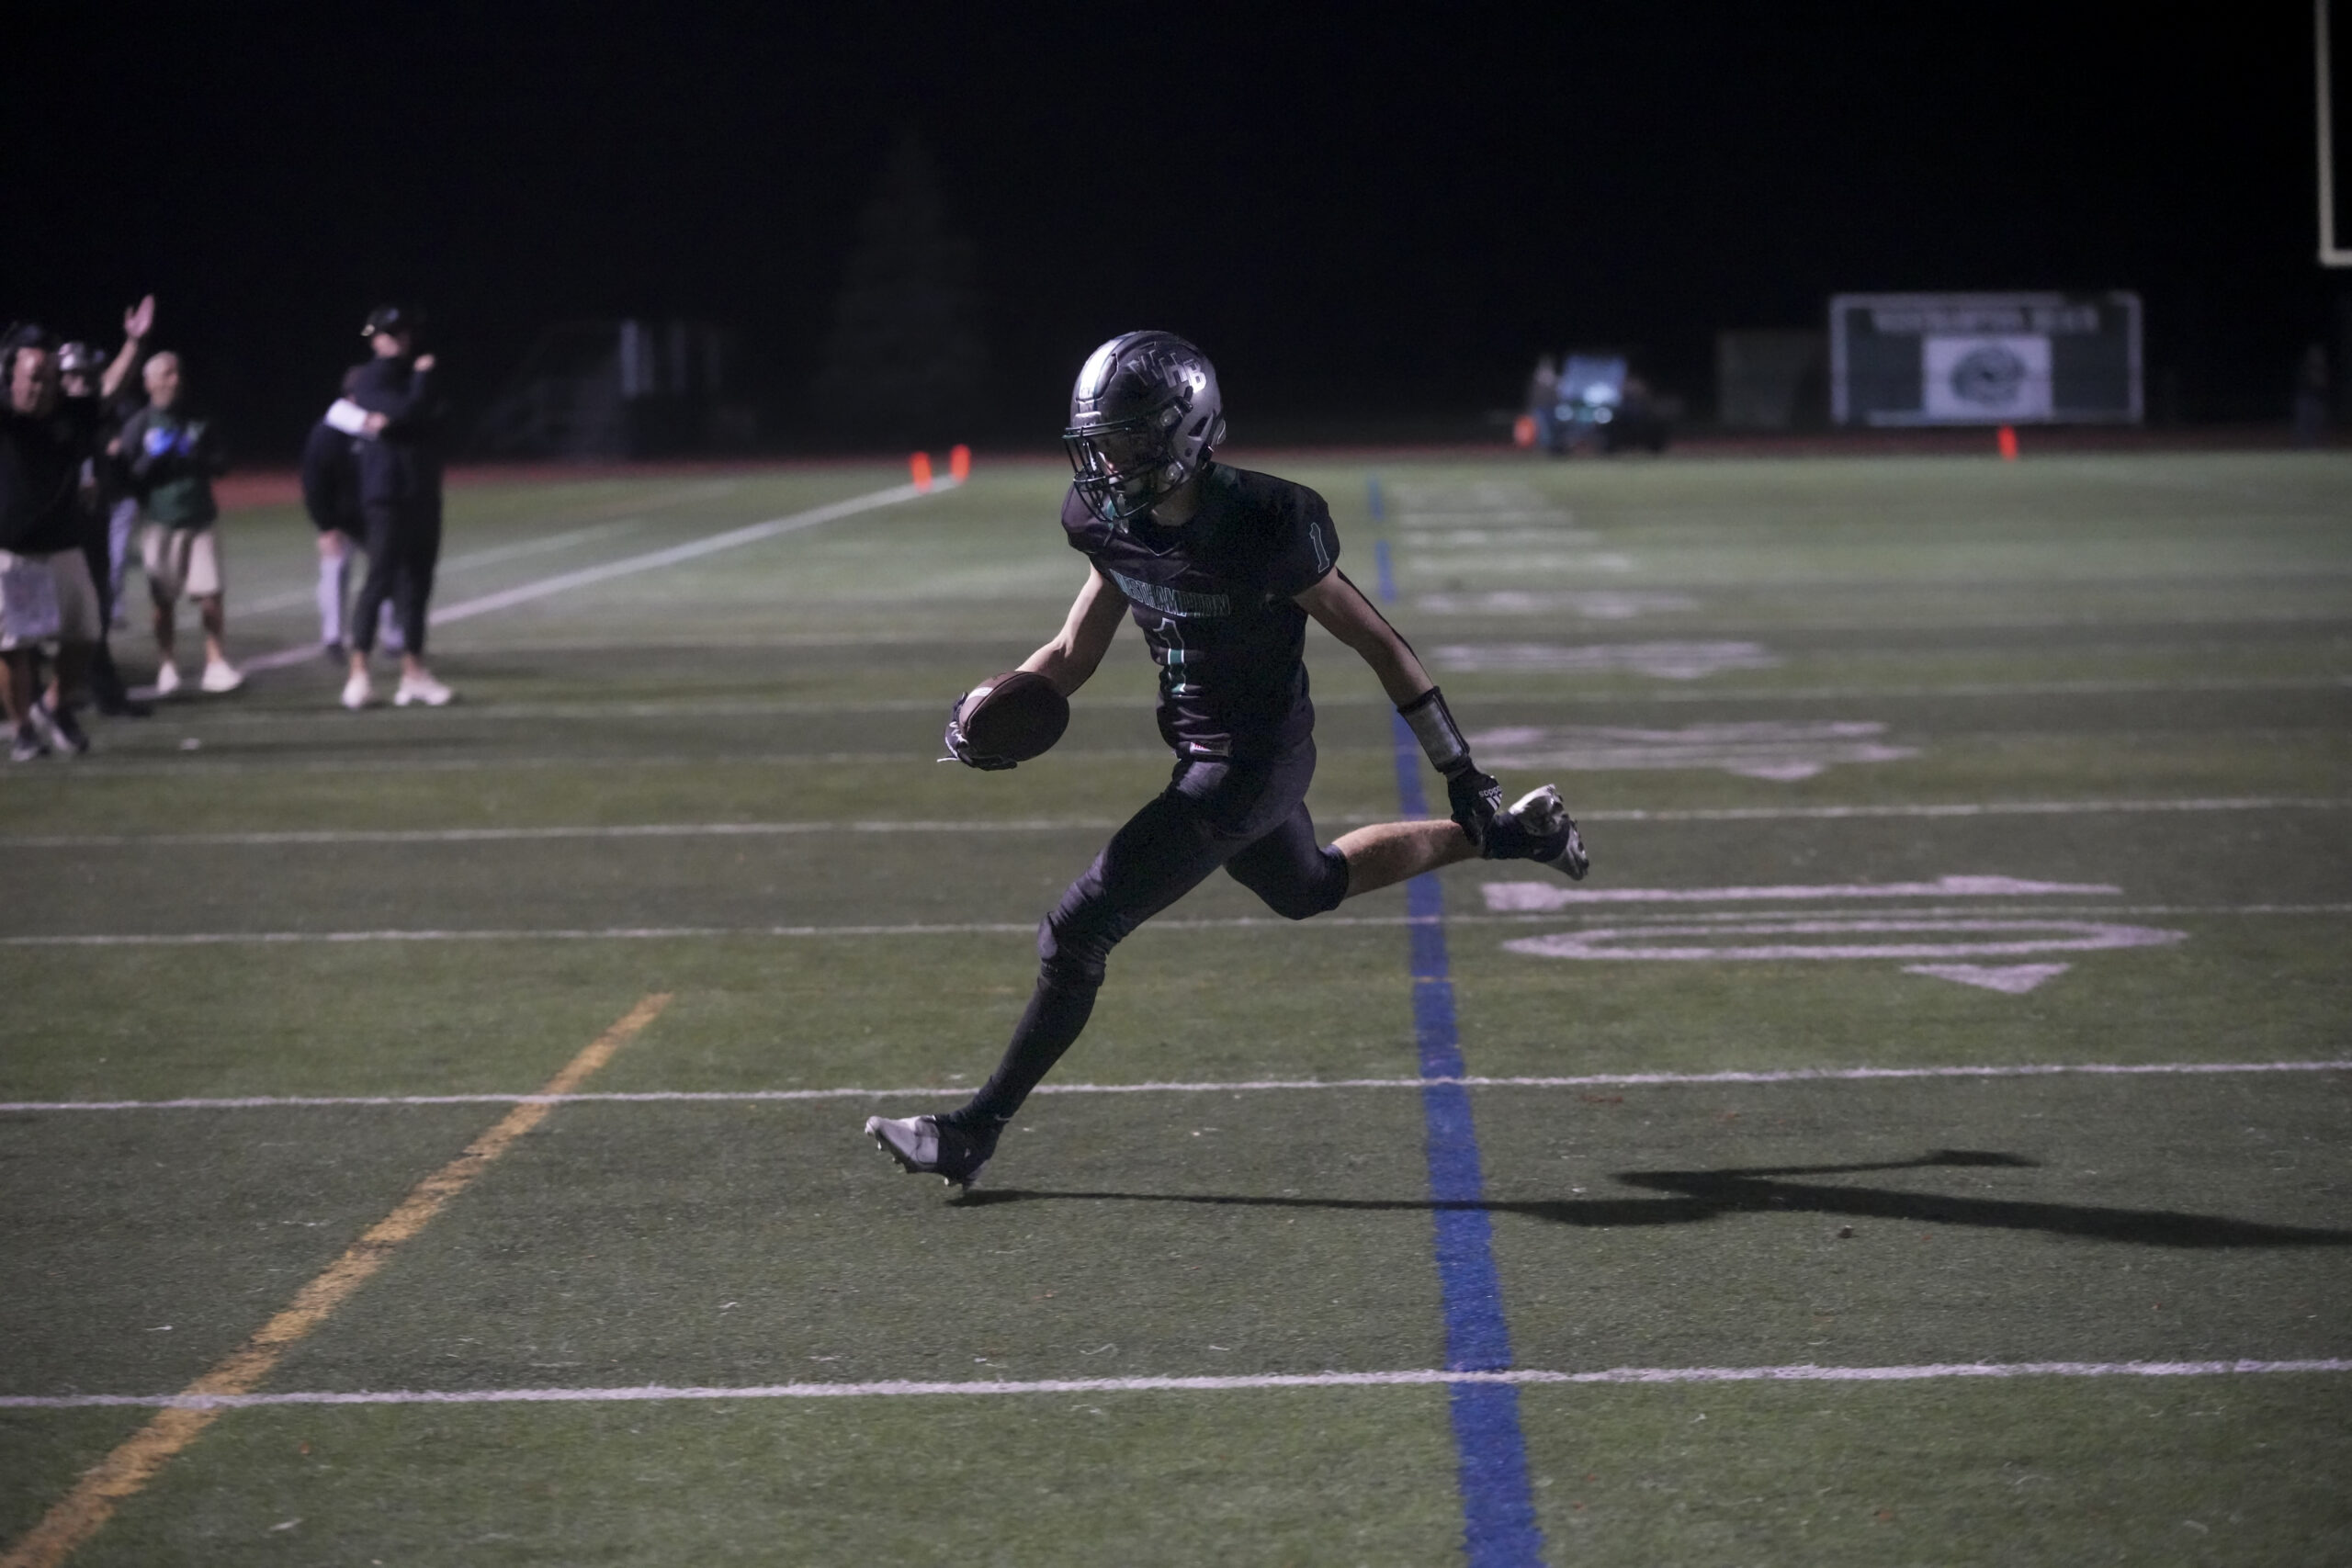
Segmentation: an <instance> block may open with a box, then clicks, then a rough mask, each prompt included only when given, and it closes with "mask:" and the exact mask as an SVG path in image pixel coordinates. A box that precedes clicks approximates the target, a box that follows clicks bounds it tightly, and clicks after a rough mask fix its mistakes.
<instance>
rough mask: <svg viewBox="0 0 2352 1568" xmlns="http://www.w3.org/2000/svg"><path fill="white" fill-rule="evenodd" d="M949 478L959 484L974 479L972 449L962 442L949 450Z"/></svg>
mask: <svg viewBox="0 0 2352 1568" xmlns="http://www.w3.org/2000/svg"><path fill="white" fill-rule="evenodd" d="M947 477H948V478H949V479H954V480H955V481H956V483H957V484H962V483H963V482H964V481H965V480H966V479H970V478H971V477H972V449H971V448H970V447H969V446H965V445H964V444H963V443H962V442H960V441H959V442H957V443H956V445H955V446H950V447H949V448H948V449H947Z"/></svg>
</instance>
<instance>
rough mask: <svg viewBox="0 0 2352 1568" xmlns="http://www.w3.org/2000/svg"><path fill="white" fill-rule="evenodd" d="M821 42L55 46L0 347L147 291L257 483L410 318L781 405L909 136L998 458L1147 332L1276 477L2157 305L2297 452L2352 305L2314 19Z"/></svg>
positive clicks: (39, 58)
mask: <svg viewBox="0 0 2352 1568" xmlns="http://www.w3.org/2000/svg"><path fill="white" fill-rule="evenodd" d="M810 9H812V10H816V9H821V10H822V11H824V12H825V15H823V16H820V17H813V18H812V17H809V16H804V15H797V14H796V13H795V11H794V10H792V9H786V8H779V7H765V6H727V7H720V6H697V5H693V4H689V3H686V0H678V3H676V4H673V5H670V6H659V7H657V6H605V5H597V4H571V5H563V6H552V5H529V4H516V5H503V6H485V7H479V8H475V7H465V8H460V7H443V8H438V9H437V10H435V11H434V12H433V13H432V14H431V15H430V16H429V17H428V16H427V15H426V14H425V13H424V9H423V8H422V7H408V6H397V5H395V6H385V5H380V4H379V5H375V6H367V7H364V8H360V7H349V8H346V7H341V6H326V5H320V4H315V3H314V4H310V5H304V6H276V5H267V6H259V5H257V6H185V5H183V6H175V7H173V8H170V9H168V10H160V9H159V10H156V11H153V13H152V14H151V13H150V12H148V11H145V10H143V9H141V8H140V7H137V6H128V7H109V6H91V5H87V4H71V5H60V4H51V3H50V0H18V4H17V5H16V6H13V7H12V8H11V13H10V23H9V29H8V30H9V34H10V43H9V47H8V48H7V50H6V63H5V65H4V66H0V71H5V73H6V85H5V91H4V92H0V132H4V133H5V137H6V160H7V162H6V190H7V192H8V233H7V242H8V243H7V244H6V248H5V261H0V313H5V314H8V315H15V316H32V317H37V318H40V319H43V320H46V321H51V322H53V323H55V324H56V325H58V326H59V327H61V328H63V329H66V330H69V331H72V332H74V333H84V334H87V333H103V334H104V335H105V336H106V337H107V340H108V342H109V344H111V341H112V340H113V338H114V336H115V335H116V334H115V333H114V330H113V328H112V327H111V326H110V325H109V322H110V321H111V320H112V319H113V317H114V314H115V312H117V311H119V308H120V306H121V304H122V303H124V302H126V301H127V300H129V299H131V298H133V297H134V296H135V295H136V293H137V292H139V291H141V290H142V289H146V288H153V289H154V290H156V291H157V292H158V293H159V294H160V295H161V296H162V299H163V306H164V323H165V325H164V332H163V333H161V334H160V336H159V342H160V343H162V344H165V345H171V346H180V347H183V348H185V349H187V350H188V351H189V352H190V355H191V356H192V359H193V362H194V363H193V368H194V369H195V371H196V373H197V374H198V376H199V377H201V378H204V379H205V380H206V381H207V382H209V386H210V388H211V389H212V392H213V395H214V398H215V400H216V401H218V402H220V403H222V404H225V405H227V408H228V411H229V412H231V414H232V418H233V419H234V421H235V422H236V423H238V424H240V425H241V426H243V427H244V428H245V429H246V431H247V435H246V439H245V440H244V441H243V446H245V448H246V449H247V450H255V449H260V450H271V449H276V448H281V447H290V446H292V445H294V444H295V443H296V442H298V441H299V438H300V424H301V423H303V422H305V421H306V420H307V419H308V418H309V417H310V416H311V411H313V410H314V409H315V407H316V406H317V405H318V404H319V403H321V402H322V400H323V399H324V398H325V397H326V396H327V395H329V394H330V393H331V389H332V387H333V384H334V378H335V375H336V373H337V371H338V370H339V368H340V367H341V366H342V365H344V364H345V363H347V362H348V361H349V360H350V359H351V358H353V357H355V356H356V352H355V351H356V349H357V347H358V343H357V339H356V325H357V322H358V319H359V316H360V314H361V313H362V311H363V310H365V308H366V306H367V305H368V303H370V302H371V301H372V300H373V299H375V298H377V297H379V296H385V295H392V296H400V297H406V298H413V299H422V300H423V301H424V303H425V304H426V305H427V307H428V308H429V309H430V310H432V312H433V315H434V318H435V322H436V332H437V336H438V337H439V339H440V340H441V345H442V347H443V348H444V350H445V352H446V353H447V355H449V356H450V357H451V358H453V359H454V361H455V362H456V364H457V366H458V367H460V369H461V370H462V371H463V374H462V375H461V376H460V383H461V385H464V386H467V387H469V388H470V389H472V390H473V391H474V393H475V395H476V396H479V395H480V394H481V391H483V390H484V389H488V388H491V387H494V385H495V384H496V383H497V382H498V381H499V380H500V379H501V378H503V375H504V374H505V372H506V371H507V370H508V369H509V368H511V367H512V365H513V363H514V361H515V359H516V357H517V356H518V355H519V354H520V352H521V350H522V349H523V347H524V346H525V345H526V344H527V343H528V342H529V341H530V339H531V337H532V336H533V335H534V334H535V333H536V332H537V328H538V327H539V326H540V325H542V324H543V323H545V322H548V321H555V320H559V319H562V318H566V317H574V316H583V315H607V314H616V313H622V312H630V313H655V314H670V313H684V314H692V315H697V316H701V317H705V318H708V319H712V320H716V321H723V322H726V323H729V324H730V325H731V326H733V327H735V328H737V329H739V330H740V331H741V333H742V334H743V336H744V340H745V342H746V344H748V345H749V346H750V347H751V348H752V350H753V351H754V352H755V355H756V357H757V359H758V362H759V364H760V367H761V368H762V370H763V375H764V378H765V379H766V380H767V382H768V384H769V385H770V386H771V387H773V388H775V389H778V390H779V391H782V390H786V389H791V388H793V387H796V386H800V385H804V384H805V383H806V381H807V379H808V378H809V375H810V374H811V373H812V372H813V370H814V368H815V366H816V360H817V355H818V353H819V350H820V344H821V343H822V340H823V335H824V331H825V326H826V323H827V321H828V317H829V311H830V307H831V296H832V293H833V291H834V289H835V288H836V287H837V286H838V283H839V281H840V277H841V272H842V260H843V255H844V253H845V251H846V249H847V246H848V236H849V231H850V227H851V224H852V220H853V219H854V214H855V213H856V211H857V209H858V208H859V206H860V205H861V203H862V202H863V200H864V199H865V196H866V195H867V193H868V192H869V191H870V189H871V188H872V186H873V184H874V181H875V179H876V175H877V173H878V171H879V169H880V166H881V162H882V159H883V156H884V154H885V152H887V150H888V148H889V146H890V145H891V143H892V141H893V139H894V138H895V137H896V136H897V135H898V134H899V131H900V130H901V129H902V128H906V127H912V128H914V129H915V130H918V131H919V132H920V134H921V135H922V137H923V139H924V140H925V141H926V142H927V143H928V144H929V146H930V147H931V149H932V151H933V154H934V156H935V158H936V160H937V162H938V164H939V165H940V168H941V171H942V175H943V183H944V190H945V194H946V197H947V199H948V202H949V204H950V206H951V208H952V209H953V211H954V213H955V215H956V220H957V222H958V223H959V224H960V226H961V227H962V228H963V230H964V231H966V232H967V234H968V235H969V236H970V238H971V240H972V241H973V243H974V247H975V254H976V257H977V266H978V280H979V284H980V287H981V291H982V294H983V297H984V301H985V316H984V321H983V326H984V329H985V332H986V335H987V339H988V342H989V348H990V352H991V355H992V363H993V365H994V367H995V374H994V376H993V378H992V381H993V385H994V389H995V390H994V393H993V394H992V396H991V398H990V400H989V403H990V406H989V407H988V408H987V409H983V410H976V411H975V416H974V423H975V426H976V434H984V435H994V436H996V437H998V438H1000V439H1002V438H1006V437H1013V438H1020V437H1022V436H1023V435H1025V436H1026V437H1027V439H1029V440H1031V441H1034V442H1035V443H1037V444H1039V445H1045V444H1049V443H1050V442H1051V440H1052V437H1053V434H1054V433H1055V431H1056V430H1057V427H1058V423H1059V419H1060V415H1061V401H1062V398H1063V396H1064V395H1065V391H1066V388H1067V383H1068V378H1069V376H1070V375H1071V374H1072V373H1073V372H1074V370H1075V367H1076V366H1077V363H1078V360H1079V359H1080V356H1081V355H1083V353H1084V351H1085V350H1086V349H1087V348H1088V347H1090V346H1091V344H1094V343H1095V342H1096V341H1098V340H1099V339H1101V338H1103V337H1104V336H1106V335H1108V334H1109V333H1112V332H1114V331H1117V330H1120V329H1123V328H1126V327H1129V326H1133V325H1138V324H1151V325H1166V326H1170V327H1173V328H1175V329H1177V330H1179V331H1182V332H1185V333H1190V334H1192V335H1193V336H1194V337H1196V338H1197V339H1198V340H1199V341H1200V342H1201V343H1202V344H1204V346H1206V347H1207V348H1208V349H1209V351H1210V352H1211V354H1212V355H1214V356H1215V357H1216V359H1217V361H1218V364H1219V367H1220V369H1221V370H1222V372H1223V374H1224V377H1225V380H1226V383H1227V396H1228V400H1231V401H1233V402H1234V403H1235V404H1236V408H1237V424H1238V426H1239V428H1240V430H1241V431H1242V432H1243V433H1245V434H1246V432H1247V429H1248V426H1249V423H1250V414H1251V413H1252V412H1263V413H1264V414H1266V415H1267V416H1268V417H1270V418H1272V417H1291V416H1295V415H1299V414H1304V413H1307V412H1315V411H1319V410H1329V409H1341V408H1350V407H1364V408H1370V409H1378V410H1390V409H1410V410H1434V411H1442V410H1464V411H1474V412H1475V411H1476V410H1478V409H1480V408H1485V407H1492V406H1498V405H1500V404H1504V403H1508V402H1510V401H1511V400H1513V399H1514V398H1515V397H1516V396H1517V392H1518V389H1519V386H1520V384H1521V380H1522V378H1523V377H1524V375H1525V371H1526V367H1527V365H1528V364H1529V363H1530V362H1531V361H1532V356H1533V355H1534V353H1535V352H1536V351H1537V350H1538V349H1540V348H1544V347H1560V346H1566V345H1568V344H1624V345H1632V346H1635V347H1637V348H1639V349H1641V350H1642V351H1644V353H1645V355H1646V356H1647V357H1648V358H1649V360H1650V361H1651V362H1652V363H1653V364H1654V365H1655V366H1656V367H1657V368H1658V370H1659V371H1660V372H1661V374H1662V378H1663V379H1664V380H1665V381H1666V382H1667V384H1668V386H1670V387H1679V388H1680V389H1684V390H1686V391H1689V392H1691V393H1692V394H1694V395H1695V396H1696V397H1697V398H1698V399H1699V400H1701V401H1702V404H1703V401H1704V399H1705V396H1706V392H1707V387H1706V378H1707V370H1708V367H1709V365H1710V363H1711V352H1712V351H1711V345H1712V343H1713V333H1715V331H1716V330H1717V329H1719V328H1723V327H1734V326H1774V325H1815V324H1817V323H1818V322H1819V321H1820V320H1821V318H1822V311H1823V306H1824V303H1825V300H1826V296H1827V295H1828V294H1829V293H1831V292H1833V291H1835V290H1839V289H1861V288H2052V287H2054V288H2138V289H2139V290H2141V291H2142V292H2143V295H2144V296H2145V299H2146V301H2147V308H2148V317H2147V320H2148V333H2149V359H2150V362H2151V365H2152V367H2156V368H2159V369H2164V368H2169V369H2171V370H2172V371H2174V372H2175V373H2177V375H2178V376H2179V377H2180V378H2181V383H2182V385H2183V387H2184V388H2185V390H2186V393H2187V397H2188V407H2189V409H2190V410H2191V412H2199V413H2202V414H2204V415H2207V416H2236V417H2243V416H2245V415H2249V414H2257V413H2258V414H2262V415H2266V416H2267V415H2269V414H2271V413H2272V412H2274V405H2275V406H2276V411H2277V412H2280V413H2281V414H2283V407H2284V400H2285V397H2286V389H2287V385H2288V380H2289V377H2290V367H2291V363H2292V359H2293V355H2294V353H2295V351H2296V350H2297V348H2298V347H2299V346H2300V345H2301V344H2302V343H2304V342H2306V341H2309V340H2310V339H2312V338H2313V337H2315V336H2318V335H2321V333H2323V332H2324V330H2325V324H2326V322H2327V320H2328V315H2327V311H2328V309H2329V302H2330V300H2331V299H2333V297H2334V296H2335V293H2336V292H2337V291H2338V289H2337V286H2336V284H2335V281H2334V280H2332V279H2331V278H2330V277H2329V276H2327V275H2324V274H2323V273H2322V272H2321V271H2320V270H2319V269H2318V268H2317V267H2316V265H2314V264H2313V260H2312V253H2313V248H2314V232H2313V217H2312V163H2313V155H2312V130H2311V117H2312V96H2311V87H2310V83H2311V59H2310V36H2311V35H2310V28H2311V20H2310V17H2311V13H2310V9H2309V7H2308V6H2306V5H2303V4H2300V3H2297V0H2280V3H2275V4H2267V3H2260V0H2257V3H2253V4H2246V5H2241V6H2231V7H2212V8H2207V9H2204V10H2201V11H2199V12H2195V13H2165V12H2162V11H2160V10H2158V9H2157V8H2153V7H2146V6H2112V7H2105V6H2101V7H2090V6H2076V7H2069V6H2047V5H2039V6H2028V5H2002V4H1977V5H1967V6H1934V5H1911V6H1889V5H1883V4H1871V5H1858V4H1857V5H1826V4H1824V5H1763V4H1753V5H1720V6H1705V5H1668V4H1658V5H1634V4H1611V5H1553V6H1514V7H1510V8H1503V7H1495V8H1491V9H1489V8H1480V7H1471V8H1461V9H1452V10H1449V11H1447V12H1446V13H1445V17H1446V19H1444V20H1430V21H1426V22H1421V23H1418V24H1413V25H1410V26H1394V25H1381V24H1378V23H1375V22H1374V21H1373V20H1371V19H1370V14H1369V13H1367V12H1364V11H1362V10H1360V9H1352V8H1351V9H1342V8H1337V7H1334V8H1331V9H1330V10H1329V11H1328V12H1327V13H1323V14H1320V15H1317V14H1314V13H1309V12H1306V11H1305V10H1303V9H1298V8H1286V7H1278V6H1271V5H1264V4H1261V5H1259V6H1253V7H1239V6H1235V7H1230V8H1219V7H1210V6H1188V7H1182V8H1178V7H1171V6H1161V7H1149V8H1147V7H1143V6H1133V5H1116V6H1093V7H1075V6H1072V7H1053V8H1023V7H1019V6H957V7H953V8H949V7H937V8H933V9H916V8H907V7H896V6H887V5H882V6H837V7H825V8H810ZM1151 18H1163V19H1164V20H1157V21H1155V20H1152V19H1151ZM2189 19H2193V20H2194V22H2195V25H2194V26H2193V27H2191V26H2186V25H2181V24H2182V23H2183V21H2185V20H2189ZM281 427H282V428H281Z"/></svg>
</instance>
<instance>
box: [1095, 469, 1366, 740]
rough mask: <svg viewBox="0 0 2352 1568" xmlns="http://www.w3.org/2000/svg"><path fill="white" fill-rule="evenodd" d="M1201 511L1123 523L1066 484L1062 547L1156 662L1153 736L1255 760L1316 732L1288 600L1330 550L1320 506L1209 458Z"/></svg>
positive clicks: (1314, 578) (1319, 573)
mask: <svg viewBox="0 0 2352 1568" xmlns="http://www.w3.org/2000/svg"><path fill="white" fill-rule="evenodd" d="M1200 483H1201V503H1200V510H1199V511H1198V512H1196V513H1193V517H1192V518H1191V520H1190V521H1188V522H1187V523H1185V524H1184V525H1183V526H1182V527H1178V528H1166V527H1162V526H1160V525H1159V524H1157V523H1155V522H1152V521H1151V520H1149V519H1148V518H1146V519H1145V520H1143V521H1141V522H1138V523H1135V524H1133V525H1129V526H1128V527H1127V528H1126V529H1125V531H1124V532H1122V531H1120V530H1118V529H1114V528H1113V527H1112V526H1111V525H1109V524H1107V523H1103V522H1101V521H1099V520H1098V519H1097V518H1096V517H1095V516H1094V514H1093V513H1091V512H1089V511H1087V509H1086V503H1085V502H1082V501H1080V499H1079V498H1078V495H1077V492H1076V491H1072V492H1071V493H1070V494H1069V496H1068V497H1066V498H1065V499H1064V500H1063V502H1062V528H1063V531H1064V532H1065V533H1067V534H1068V535H1069V543H1070V547H1071V548H1073V549H1076V550H1078V551H1080V553H1081V554H1083V555H1084V556H1085V557H1086V558H1087V559H1089V560H1091V561H1092V562H1093V563H1094V565H1095V566H1096V567H1097V568H1098V569H1100V570H1101V571H1102V573H1103V576H1104V577H1106V578H1108V579H1109V580H1110V581H1111V585H1112V586H1113V587H1114V588H1116V589H1118V590H1119V592H1122V593H1124V594H1125V595H1126V598H1127V607H1128V611H1129V613H1130V614H1131V615H1134V617H1135V622H1136V626H1141V627H1142V628H1143V635H1144V640H1145V641H1146V642H1148V644H1150V646H1151V657H1152V659H1153V660H1154V661H1156V662H1157V663H1158V664H1159V733H1160V735H1161V736H1162V737H1163V738H1164V739H1166V740H1167V742H1168V744H1169V745H1170V746H1172V747H1174V748H1175V749H1176V750H1177V752H1178V753H1179V754H1181V755H1183V756H1187V757H1237V758H1261V757H1270V756H1274V755H1278V754H1280V753H1281V752H1283V751H1286V750H1290V749H1291V748H1293V747H1295V746H1296V745H1298V744H1299V743H1300V742H1301V741H1303V740H1305V739H1306V738H1307V736H1308V735H1309V734H1310V733H1311V732H1312V731H1313V729H1314V728H1315V707H1314V705H1313V704H1311V703H1309V702H1308V701H1307V699H1306V663H1305V661H1304V660H1303V659H1302V657H1301V656H1302V654H1303V653H1304V652H1305V649H1306V611H1304V610H1302V609H1300V608H1299V607H1298V605H1297V604H1294V603H1293V602H1292V600H1293V597H1294V595H1296V594H1299V593H1303V592H1306V590H1307V589H1309V588H1312V587H1314V586H1315V584H1317V582H1320V581H1323V579H1324V578H1325V577H1326V576H1328V575H1329V573H1330V571H1331V569H1332V566H1333V564H1334V563H1336V562H1337V561H1338V560H1339V558H1340V538H1339V535H1338V534H1337V533H1336V532H1335V531H1334V530H1333V528H1332V526H1331V509H1330V508H1329V507H1328V506H1326V505H1325V504H1324V503H1323V498H1322V497H1321V496H1319V495H1317V494H1316V493H1315V492H1314V491H1311V490H1308V489H1307V488H1306V486H1305V485H1296V484H1293V483H1291V482H1290V481H1289V480H1288V479H1276V478H1274V477H1273V476H1272V474H1258V473H1251V472H1250V471H1249V470H1248V469H1245V468H1227V467H1226V466H1224V465H1223V464H1221V463H1212V464H1210V465H1208V466H1207V467H1205V468H1203V469H1202V470H1201V479H1200Z"/></svg>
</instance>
